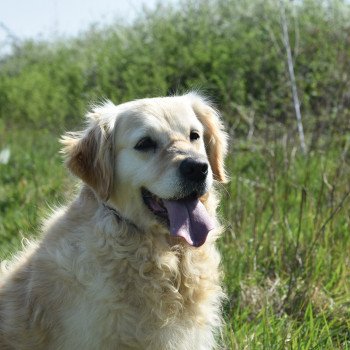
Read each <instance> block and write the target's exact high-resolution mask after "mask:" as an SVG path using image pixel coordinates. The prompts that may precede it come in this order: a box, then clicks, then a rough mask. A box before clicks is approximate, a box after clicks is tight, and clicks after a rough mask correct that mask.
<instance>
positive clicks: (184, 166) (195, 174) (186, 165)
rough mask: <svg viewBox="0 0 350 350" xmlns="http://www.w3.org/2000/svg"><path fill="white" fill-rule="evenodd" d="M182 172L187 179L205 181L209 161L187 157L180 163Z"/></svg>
mask: <svg viewBox="0 0 350 350" xmlns="http://www.w3.org/2000/svg"><path fill="white" fill-rule="evenodd" d="M180 173H181V175H182V176H183V177H184V178H185V179H187V180H191V181H196V182H200V181H203V180H205V178H206V177H207V175H208V163H206V162H204V161H201V160H197V159H193V158H186V159H185V160H183V161H182V162H181V164H180Z"/></svg>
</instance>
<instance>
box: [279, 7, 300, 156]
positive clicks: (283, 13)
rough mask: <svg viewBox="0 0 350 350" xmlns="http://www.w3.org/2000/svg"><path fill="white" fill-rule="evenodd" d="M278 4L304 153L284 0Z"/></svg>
mask: <svg viewBox="0 0 350 350" xmlns="http://www.w3.org/2000/svg"><path fill="white" fill-rule="evenodd" d="M279 4H280V12H281V26H282V31H283V44H284V48H285V50H286V54H287V63H288V71H289V77H290V82H291V85H292V94H293V101H294V109H295V115H296V118H297V124H298V132H299V139H300V146H301V149H302V151H303V153H304V154H306V144H305V137H304V128H303V123H302V117H301V112H300V102H299V96H298V89H297V84H296V80H295V74H294V64H293V57H292V50H291V48H290V42H289V34H288V24H287V18H286V11H285V6H284V0H280V1H279Z"/></svg>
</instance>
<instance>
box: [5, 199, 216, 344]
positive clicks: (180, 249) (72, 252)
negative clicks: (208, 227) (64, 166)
mask: <svg viewBox="0 0 350 350" xmlns="http://www.w3.org/2000/svg"><path fill="white" fill-rule="evenodd" d="M83 197H84V198H80V199H78V200H77V201H76V202H75V203H73V204H72V205H71V206H70V207H68V208H63V209H61V210H59V211H57V212H56V213H55V214H54V215H53V216H52V217H51V219H50V220H49V221H48V222H47V223H46V225H45V232H46V233H45V236H44V238H43V240H42V242H41V243H39V244H32V245H31V246H30V247H27V250H26V251H25V252H24V253H22V255H21V256H20V257H19V258H18V263H17V264H15V266H12V267H11V272H10V273H8V275H7V277H6V279H4V280H3V281H4V285H5V287H4V288H2V289H1V292H0V300H1V302H0V315H1V330H2V333H3V334H6V337H3V338H1V337H0V345H1V349H33V348H35V349H73V348H81V346H84V349H97V348H99V349H102V348H103V349H194V348H196V349H210V348H212V346H213V345H214V333H215V330H216V329H217V328H218V326H219V325H220V316H219V312H220V307H219V306H220V301H221V299H222V296H223V294H222V291H221V287H220V277H219V276H220V275H219V272H218V265H219V254H218V252H217V250H216V248H215V246H214V242H207V244H206V245H204V246H203V247H201V248H193V247H189V246H186V245H183V244H182V243H181V242H175V241H172V242H171V241H169V237H168V236H167V235H166V234H160V233H159V232H141V231H139V230H138V229H137V228H136V227H134V226H133V225H131V224H130V223H127V222H124V221H120V219H119V218H117V217H116V215H115V213H114V212H113V211H111V210H110V209H108V208H106V207H105V206H104V205H101V204H100V203H98V202H97V201H96V200H95V199H94V198H93V195H92V194H89V193H88V194H87V195H86V194H84V195H83ZM67 226H69V227H71V228H73V230H72V229H71V232H70V233H67V232H66V229H67ZM159 229H161V228H160V227H159ZM170 240H171V238H170ZM19 294H20V296H21V297H20V298H18V297H15V298H13V301H12V302H7V303H4V302H3V301H4V300H9V295H14V296H18V295H19ZM28 320H29V322H30V327H29V329H28ZM11 332H12V333H13V335H12V336H11ZM18 334H21V336H18ZM81 334H84V335H85V339H82V337H81ZM62 335H64V336H62ZM5 344H6V345H5Z"/></svg>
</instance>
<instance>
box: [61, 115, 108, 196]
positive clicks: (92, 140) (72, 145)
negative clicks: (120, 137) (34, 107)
mask: <svg viewBox="0 0 350 350" xmlns="http://www.w3.org/2000/svg"><path fill="white" fill-rule="evenodd" d="M92 115H93V114H90V115H88V118H90V125H89V126H88V127H87V129H86V130H84V131H82V132H72V133H67V134H66V135H64V136H63V137H62V138H61V143H62V144H63V149H62V153H63V154H64V156H65V158H66V165H67V167H68V169H69V170H70V171H71V172H72V173H73V174H74V175H76V176H78V177H79V178H81V179H82V180H83V181H84V182H85V183H86V184H88V185H89V186H90V187H91V188H92V189H93V190H94V191H95V193H96V194H97V195H98V196H99V197H100V198H101V199H102V200H105V201H106V200H108V198H109V196H110V194H111V190H112V186H113V173H114V171H113V168H114V165H113V164H114V159H113V158H114V157H113V140H112V139H113V137H112V134H111V132H110V131H107V127H106V126H105V125H103V124H101V122H99V121H98V119H97V118H96V119H94V118H93V117H92Z"/></svg>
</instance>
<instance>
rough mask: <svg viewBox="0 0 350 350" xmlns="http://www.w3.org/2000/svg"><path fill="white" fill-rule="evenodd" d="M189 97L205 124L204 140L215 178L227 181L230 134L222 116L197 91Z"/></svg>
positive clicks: (199, 117)
mask: <svg viewBox="0 0 350 350" xmlns="http://www.w3.org/2000/svg"><path fill="white" fill-rule="evenodd" d="M189 97H190V98H191V101H192V108H193V110H194V112H195V114H196V116H197V118H198V119H199V121H200V122H201V123H202V124H203V126H204V142H205V147H206V151H207V155H208V159H209V162H210V166H211V168H212V170H213V175H214V179H215V180H217V181H219V182H227V176H226V172H225V164H224V160H225V156H226V153H227V140H228V135H227V133H226V132H225V128H224V124H223V123H222V121H221V117H220V115H219V113H218V112H217V111H216V110H215V109H214V108H213V107H212V106H211V105H210V104H209V103H208V101H206V100H205V99H204V98H203V97H201V96H199V95H197V94H195V93H190V94H189Z"/></svg>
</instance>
